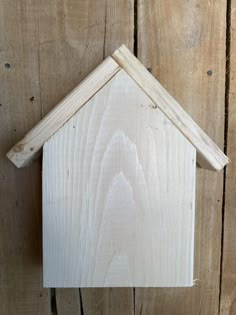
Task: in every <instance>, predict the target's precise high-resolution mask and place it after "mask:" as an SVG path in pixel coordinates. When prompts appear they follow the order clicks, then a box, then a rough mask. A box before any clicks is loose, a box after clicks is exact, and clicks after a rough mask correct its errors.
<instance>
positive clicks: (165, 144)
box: [43, 70, 196, 287]
mask: <svg viewBox="0 0 236 315" xmlns="http://www.w3.org/2000/svg"><path fill="white" fill-rule="evenodd" d="M195 172H196V150H195V148H194V147H193V146H192V145H191V144H190V142H188V140H187V139H186V138H185V137H184V136H183V135H182V134H181V133H180V132H179V131H178V129H177V128H176V127H175V126H174V125H173V124H172V123H171V122H170V121H169V120H168V119H167V118H166V116H165V115H164V114H163V113H162V112H161V111H160V110H159V109H158V108H157V107H156V106H155V105H154V104H153V103H152V101H151V99H150V98H149V97H147V95H146V94H145V93H144V92H143V91H142V89H140V88H139V87H138V85H137V84H136V83H135V82H134V81H133V80H132V79H131V78H130V77H129V76H128V75H127V74H126V72H125V71H123V70H121V71H120V72H119V73H118V74H116V76H115V77H114V78H113V79H111V81H110V82H108V83H107V84H106V86H104V87H103V88H102V89H101V90H100V91H99V92H98V93H97V94H96V95H95V96H94V97H93V98H92V99H91V100H90V101H89V102H88V103H87V104H85V106H84V107H83V108H82V109H81V110H80V111H79V112H77V113H76V114H75V115H74V116H73V117H72V118H71V119H70V120H69V121H68V122H67V123H66V124H65V125H64V126H63V127H62V128H61V129H60V130H59V131H58V132H57V133H56V134H55V135H53V136H52V137H51V138H50V139H49V140H48V142H47V143H46V144H45V145H44V147H43V267H44V285H45V286H46V287H48V286H52V287H124V286H125V287H127V286H128V287H129V286H137V287H145V286H147V287H156V286H159V287H169V286H172V287H176V286H178V287H180V286H192V285H193V241H194V240H193V236H194V214H195V198H194V197H195Z"/></svg>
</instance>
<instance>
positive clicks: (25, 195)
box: [0, 0, 49, 315]
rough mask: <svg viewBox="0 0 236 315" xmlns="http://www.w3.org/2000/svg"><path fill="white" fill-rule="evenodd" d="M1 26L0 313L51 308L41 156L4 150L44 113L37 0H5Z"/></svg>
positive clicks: (1, 7)
mask: <svg viewBox="0 0 236 315" xmlns="http://www.w3.org/2000/svg"><path fill="white" fill-rule="evenodd" d="M0 29H1V32H0V82H1V84H0V208H1V211H0V222H1V229H0V255H1V257H0V313H1V314H7V315H11V314H18V315H21V314H22V315H25V314H32V315H36V314H49V301H48V300H49V299H48V290H46V289H45V290H43V289H42V273H41V272H42V258H41V238H42V235H41V172H40V161H38V162H36V163H34V164H33V165H31V166H30V167H29V168H28V169H24V170H18V169H16V168H15V167H14V166H13V165H12V164H11V163H9V161H8V160H7V158H6V156H5V154H6V152H7V150H8V149H9V148H10V147H11V146H12V144H13V143H15V142H16V141H17V140H19V139H20V138H21V137H22V136H23V134H24V133H25V132H26V131H28V130H29V129H30V128H32V127H33V125H34V124H35V123H36V122H37V121H38V120H39V119H40V117H41V105H40V93H39V69H38V66H39V64H38V3H37V1H30V2H29V1H26V0H24V1H14V0H9V1H1V2H0Z"/></svg>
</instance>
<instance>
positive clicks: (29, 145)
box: [7, 45, 229, 171]
mask: <svg viewBox="0 0 236 315" xmlns="http://www.w3.org/2000/svg"><path fill="white" fill-rule="evenodd" d="M112 57H113V58H111V57H108V58H107V59H105V60H104V61H103V63H102V64H101V65H100V66H98V67H97V68H96V69H95V70H94V71H93V72H92V73H91V74H90V75H89V76H88V77H87V78H86V79H85V80H84V81H82V82H81V83H80V84H79V85H78V86H77V87H76V88H75V89H74V90H73V91H72V92H71V93H70V94H69V95H68V96H66V97H65V98H64V99H63V100H62V101H61V102H60V103H59V104H58V105H57V106H56V107H55V108H54V109H53V110H52V111H50V112H49V113H48V114H47V115H46V116H45V117H44V118H43V119H42V120H41V121H40V122H39V123H38V124H37V125H36V126H35V127H34V128H33V129H32V130H31V131H29V132H28V133H27V134H26V135H25V137H24V138H23V139H22V140H20V141H19V142H18V143H17V144H16V145H15V146H14V147H13V148H12V149H11V150H10V151H9V152H8V153H7V157H8V158H9V159H10V160H11V161H12V162H13V163H14V164H15V165H16V166H17V167H24V166H27V165H28V164H29V163H30V162H31V161H32V160H33V159H34V158H35V157H36V156H37V155H38V153H39V151H40V150H41V148H42V146H43V145H44V143H45V142H46V141H47V140H48V139H49V138H50V137H51V136H52V135H53V134H54V133H55V132H57V130H59V129H60V128H61V127H62V126H63V125H64V124H65V122H66V121H67V120H68V119H70V118H71V117H72V116H73V115H74V114H75V113H76V112H77V111H78V110H79V109H80V108H81V107H82V106H83V105H84V104H85V103H86V102H87V101H88V100H89V99H90V98H91V97H92V96H93V95H95V94H96V93H97V92H98V91H99V90H100V89H101V88H102V87H103V86H104V85H105V84H106V83H107V82H108V81H109V80H110V79H111V78H112V77H113V76H114V75H115V74H116V73H117V72H118V71H119V70H120V69H121V68H123V69H124V70H125V71H126V72H127V73H128V74H129V75H130V76H131V77H132V79H133V80H134V81H135V82H136V83H137V84H138V85H139V87H140V88H142V90H143V91H144V92H145V93H146V94H147V95H148V96H149V97H150V98H151V100H152V101H153V102H154V103H155V104H156V105H157V107H158V108H159V109H160V110H161V111H162V112H163V113H164V114H165V115H166V116H167V117H168V118H169V119H170V120H171V121H172V123H173V124H174V125H175V126H176V127H177V128H178V129H179V130H180V132H181V133H182V134H183V135H184V136H185V137H186V138H187V139H188V140H189V141H190V142H191V143H192V145H193V146H194V147H195V148H196V150H197V164H198V165H199V166H200V167H202V168H205V169H209V170H213V171H220V170H222V168H223V167H224V166H225V165H226V164H227V163H228V162H229V159H228V157H227V156H226V155H225V154H224V153H223V152H222V151H221V150H220V148H219V147H218V146H217V145H216V144H215V143H214V142H213V141H212V140H211V139H210V138H209V137H208V136H207V135H206V134H205V132H204V131H203V130H202V129H201V128H200V127H199V126H198V125H197V124H196V123H195V122H194V121H193V119H192V118H191V117H190V116H189V115H188V114H187V113H186V112H185V111H184V109H183V108H182V107H181V106H180V105H179V104H178V102H177V101H176V100H175V99H174V98H173V97H172V96H171V95H170V94H169V93H168V92H167V91H166V90H165V88H164V87H162V86H161V84H160V83H159V82H158V81H157V80H156V79H155V78H154V77H153V76H152V75H151V74H150V73H149V71H148V70H147V69H146V68H145V67H144V66H143V65H142V63H141V62H140V61H139V60H138V59H137V58H136V57H135V56H134V55H133V54H132V53H131V52H130V51H129V50H128V48H127V47H126V46H125V45H122V46H121V47H120V48H119V49H117V50H116V51H115V52H114V54H113V55H112Z"/></svg>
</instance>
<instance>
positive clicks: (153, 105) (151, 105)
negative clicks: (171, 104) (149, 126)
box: [148, 104, 157, 109]
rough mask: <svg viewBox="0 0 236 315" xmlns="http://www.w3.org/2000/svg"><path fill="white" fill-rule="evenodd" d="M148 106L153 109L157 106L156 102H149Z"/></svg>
mask: <svg viewBox="0 0 236 315" xmlns="http://www.w3.org/2000/svg"><path fill="white" fill-rule="evenodd" d="M148 106H149V107H150V108H154V109H156V108H157V104H149V105H148Z"/></svg>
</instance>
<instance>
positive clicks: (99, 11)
mask: <svg viewBox="0 0 236 315" xmlns="http://www.w3.org/2000/svg"><path fill="white" fill-rule="evenodd" d="M127 2H128V3H129V4H130V6H129V7H128V10H126V9H124V8H127ZM40 12H41V14H40V61H41V62H40V68H41V71H40V73H41V96H42V105H43V112H44V113H47V112H48V111H49V110H50V109H52V108H53V106H55V105H56V104H57V103H58V102H60V101H61V99H62V98H63V97H65V96H66V95H67V94H68V93H69V92H70V91H71V90H72V88H74V87H75V86H76V85H77V84H78V83H79V82H80V81H81V80H82V79H83V78H84V77H85V76H86V75H88V74H89V73H90V72H91V70H92V69H94V68H95V67H96V66H97V65H98V64H99V63H100V62H101V61H102V59H103V58H104V56H108V55H109V54H110V53H111V51H110V49H109V47H110V46H109V45H112V49H111V50H113V48H114V49H116V48H118V47H119V46H120V45H121V44H122V43H125V44H126V45H127V46H128V47H129V48H130V49H131V50H132V48H133V25H132V20H133V13H134V12H133V0H129V1H126V0H115V1H114V0H112V1H105V0H101V1H92V0H88V1H81V0H77V1H73V0H63V1H56V0H52V1H46V0H40ZM106 12H107V13H106ZM120 12H121V13H120ZM121 14H122V16H121ZM105 17H106V18H105ZM111 17H112V18H111ZM114 42H115V43H116V45H114V44H113V43H114ZM82 291H83V290H82ZM114 291H115V290H114ZM107 292H108V291H107V290H106V289H103V290H99V292H98V294H96V290H93V292H91V291H90V290H86V293H84V294H82V296H83V297H85V295H86V299H85V298H83V299H84V300H85V302H84V303H83V307H84V314H86V312H87V311H88V310H90V305H89V303H87V301H91V300H93V303H94V305H95V304H96V303H97V304H99V303H100V300H101V296H104V300H105V301H106V302H104V303H103V304H102V306H101V305H100V311H101V314H102V313H105V312H107V310H109V309H110V308H111V307H112V306H114V307H115V305H116V304H117V303H118V304H119V302H118V301H120V302H121V303H122V300H123V298H124V296H127V299H126V300H127V301H129V306H128V307H127V305H124V304H122V305H123V309H122V314H124V315H125V314H130V312H131V310H132V307H133V302H132V299H130V296H132V292H133V291H132V290H131V289H128V290H125V291H124V292H123V291H122V290H119V291H117V293H116V294H115V293H114V294H113V295H108V293H107ZM122 292H123V293H122ZM128 292H129V294H128ZM57 294H58V295H57ZM127 294H128V295H127ZM107 297H108V298H107ZM61 298H62V295H61V294H59V290H58V289H57V290H56V299H57V303H58V312H59V313H60V311H61V304H60V303H59V300H60V299H61ZM73 301H74V303H75V304H77V301H76V299H74V300H73ZM62 303H63V301H62ZM94 314H96V311H94Z"/></svg>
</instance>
